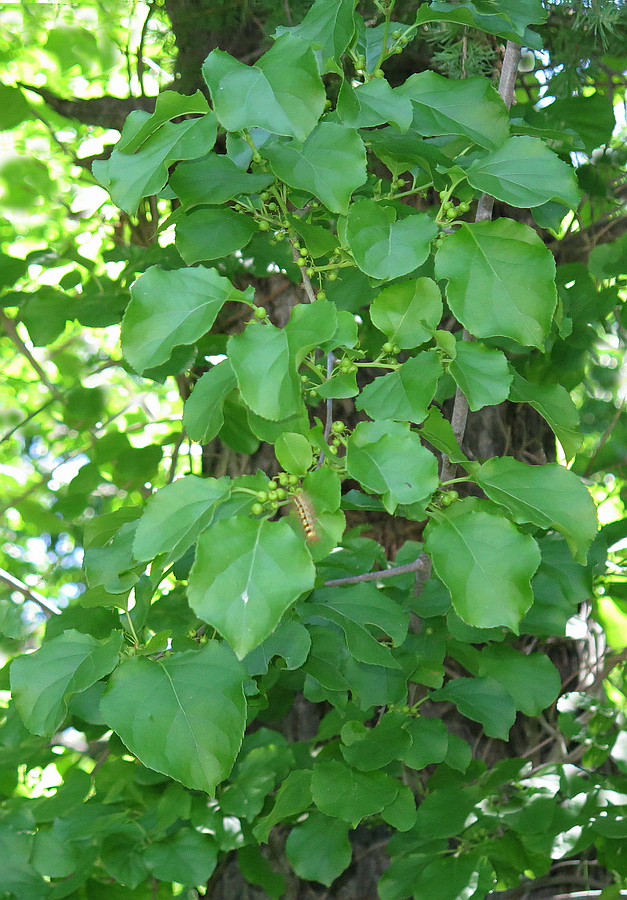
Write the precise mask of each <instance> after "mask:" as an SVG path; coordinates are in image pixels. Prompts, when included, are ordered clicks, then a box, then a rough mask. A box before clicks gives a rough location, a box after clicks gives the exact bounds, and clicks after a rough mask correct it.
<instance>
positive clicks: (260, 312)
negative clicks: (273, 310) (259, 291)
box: [253, 306, 268, 319]
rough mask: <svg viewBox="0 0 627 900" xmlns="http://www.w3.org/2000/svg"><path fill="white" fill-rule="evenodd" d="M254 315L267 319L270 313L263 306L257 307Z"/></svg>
mask: <svg viewBox="0 0 627 900" xmlns="http://www.w3.org/2000/svg"><path fill="white" fill-rule="evenodd" d="M253 315H254V317H255V318H256V319H267V318H268V313H267V312H266V310H265V309H264V308H263V306H257V307H255V312H254V313H253Z"/></svg>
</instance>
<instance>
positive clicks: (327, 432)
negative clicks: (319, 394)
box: [324, 350, 335, 441]
mask: <svg viewBox="0 0 627 900" xmlns="http://www.w3.org/2000/svg"><path fill="white" fill-rule="evenodd" d="M334 363H335V355H334V354H333V351H332V350H331V351H330V352H329V353H327V378H330V377H331V375H333V364H334ZM326 410H327V418H326V421H325V423H324V439H325V441H328V440H329V438H330V437H331V428H332V426H333V400H332V399H331V397H328V398H327V403H326Z"/></svg>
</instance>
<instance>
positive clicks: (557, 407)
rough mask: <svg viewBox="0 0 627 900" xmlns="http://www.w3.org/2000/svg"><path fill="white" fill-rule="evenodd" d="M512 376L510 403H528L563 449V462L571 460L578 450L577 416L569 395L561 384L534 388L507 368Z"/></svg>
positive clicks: (513, 370) (579, 441)
mask: <svg viewBox="0 0 627 900" xmlns="http://www.w3.org/2000/svg"><path fill="white" fill-rule="evenodd" d="M510 371H511V373H512V376H513V380H512V388H511V391H510V394H509V397H510V400H513V401H514V402H515V403H529V405H530V406H533V408H534V409H535V410H536V411H537V412H539V413H540V415H541V416H542V417H543V418H545V419H546V421H547V422H548V423H549V425H550V426H551V428H552V429H553V431H554V432H555V436H556V437H557V439H558V441H559V442H560V444H561V445H562V448H563V450H564V455H565V457H566V460H567V461H569V460H571V459H572V458H573V456H574V455H575V453H577V451H578V450H579V448H580V447H581V444H582V441H583V437H582V435H581V434H580V432H579V413H578V412H577V407H576V406H575V404H574V403H573V401H572V399H571V396H570V394H569V393H568V391H567V390H566V388H565V387H562V385H561V384H533V383H532V382H531V381H527V380H526V379H525V378H523V377H522V376H521V375H519V374H518V372H516V370H515V369H513V368H512V367H511V366H510Z"/></svg>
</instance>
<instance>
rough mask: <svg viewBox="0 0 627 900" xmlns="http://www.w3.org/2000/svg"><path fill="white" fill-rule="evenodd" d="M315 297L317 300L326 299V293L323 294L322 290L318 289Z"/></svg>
mask: <svg viewBox="0 0 627 900" xmlns="http://www.w3.org/2000/svg"><path fill="white" fill-rule="evenodd" d="M316 297H317V298H318V300H326V299H327V295H326V294H325V292H324V291H318V293H317V294H316Z"/></svg>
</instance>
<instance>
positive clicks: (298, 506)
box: [294, 491, 320, 544]
mask: <svg viewBox="0 0 627 900" xmlns="http://www.w3.org/2000/svg"><path fill="white" fill-rule="evenodd" d="M294 509H295V510H296V514H297V515H298V518H299V519H300V524H301V525H302V526H303V531H304V532H305V537H306V539H307V541H308V542H309V543H310V544H311V543H313V542H314V541H319V540H320V535H319V534H318V532H317V531H316V514H315V512H314V508H313V504H312V502H311V500H310V499H309V497H308V496H307V494H305V493H304V491H299V492H298V493H297V494H294Z"/></svg>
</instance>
